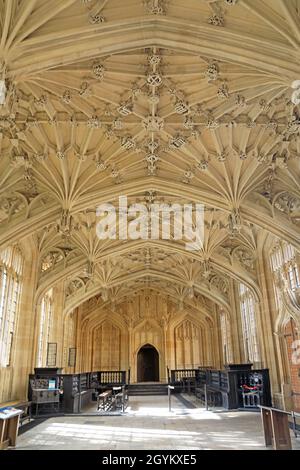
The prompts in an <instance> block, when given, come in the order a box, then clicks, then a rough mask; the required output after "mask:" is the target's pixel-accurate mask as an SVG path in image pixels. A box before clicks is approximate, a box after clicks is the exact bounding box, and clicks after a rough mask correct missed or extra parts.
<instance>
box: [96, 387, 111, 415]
mask: <svg viewBox="0 0 300 470" xmlns="http://www.w3.org/2000/svg"><path fill="white" fill-rule="evenodd" d="M112 398H113V397H112V390H107V391H106V392H102V393H100V394H99V395H98V397H97V411H99V410H102V411H108V410H109V409H110V408H111V406H112Z"/></svg>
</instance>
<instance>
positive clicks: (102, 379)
mask: <svg viewBox="0 0 300 470" xmlns="http://www.w3.org/2000/svg"><path fill="white" fill-rule="evenodd" d="M98 380H99V384H100V385H125V384H126V371H125V370H117V371H99V372H98Z"/></svg>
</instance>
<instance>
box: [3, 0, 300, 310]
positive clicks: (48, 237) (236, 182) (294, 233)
mask: <svg viewBox="0 0 300 470" xmlns="http://www.w3.org/2000/svg"><path fill="white" fill-rule="evenodd" d="M0 8H1V15H0V17H1V25H0V29H1V35H0V68H1V74H2V78H3V79H5V82H6V87H7V93H6V100H5V104H4V105H1V107H0V128H1V129H0V137H1V139H0V145H1V159H0V222H1V226H0V244H1V246H4V245H9V244H12V243H17V242H22V240H24V239H25V238H26V237H33V238H34V241H35V243H36V246H37V247H38V250H39V254H40V259H39V269H40V272H39V278H38V280H37V286H36V287H37V293H36V299H37V301H38V300H39V299H40V298H41V296H42V295H43V293H45V292H46V291H47V290H48V289H49V288H50V287H52V286H53V285H58V284H59V283H62V284H63V286H64V291H65V301H64V306H65V312H69V311H70V310H72V309H74V308H76V307H77V306H78V305H79V304H80V303H82V302H85V301H87V300H88V299H90V298H92V297H93V296H95V295H99V294H101V295H102V297H103V299H102V300H103V301H104V302H107V301H108V300H107V299H110V301H111V302H112V301H113V302H115V301H119V300H120V299H122V298H123V297H124V296H125V297H126V296H127V295H129V294H130V292H131V291H132V289H139V288H141V289H143V288H145V284H146V285H147V287H148V288H151V286H152V288H153V289H158V290H164V289H167V290H168V295H170V298H174V299H176V302H182V301H184V302H186V303H187V304H188V303H189V302H193V300H192V299H195V298H197V296H202V297H203V298H205V299H208V301H209V302H215V303H217V304H218V305H219V306H222V308H225V309H226V308H228V305H229V300H228V295H229V291H230V283H231V281H232V280H237V281H239V282H243V283H244V284H246V285H248V286H249V287H250V288H251V289H252V290H253V291H254V292H255V295H256V298H259V297H260V292H259V288H258V282H257V279H256V278H255V263H256V258H257V247H258V237H259V234H260V233H262V232H266V233H269V234H270V237H271V239H273V238H274V239H275V238H276V237H277V238H282V239H285V240H287V241H289V242H290V243H292V244H293V245H294V246H295V247H296V248H298V249H299V248H300V242H299V224H300V185H299V181H300V167H299V150H300V139H299V131H300V117H299V108H298V107H297V106H294V105H293V103H292V102H291V94H292V89H291V84H292V82H293V81H294V80H296V79H299V78H300V65H299V64H300V62H299V58H300V54H299V51H300V36H299V29H300V28H299V26H300V21H299V10H300V2H299V0H272V1H271V0H263V1H258V0H201V1H198V0H186V1H185V2H182V1H179V0H169V1H168V2H165V1H163V0H146V1H141V0H132V1H130V2H127V1H123V2H119V1H117V0H102V1H101V0H90V1H89V0H85V1H79V0H65V1H64V2H62V1H58V0H26V1H19V0H10V1H2V2H1V4H0ZM254 31H255V34H254V33H253V32H254ZM120 195H125V196H127V197H128V199H129V201H130V203H135V202H140V203H144V204H149V203H151V202H162V203H166V204H171V203H201V204H204V205H205V209H206V210H205V242H204V246H203V248H202V249H201V250H199V251H197V252H193V253H189V252H187V251H186V250H185V248H184V244H183V243H180V242H178V241H175V240H169V241H166V240H163V241H150V240H138V241H135V242H133V241H128V242H127V243H124V241H100V240H99V239H98V238H97V236H96V229H95V227H96V218H95V211H96V207H97V205H99V204H100V203H103V202H110V203H114V204H117V201H118V196H120ZM139 284H141V286H139ZM105 299H106V300H105ZM118 299H119V300H118Z"/></svg>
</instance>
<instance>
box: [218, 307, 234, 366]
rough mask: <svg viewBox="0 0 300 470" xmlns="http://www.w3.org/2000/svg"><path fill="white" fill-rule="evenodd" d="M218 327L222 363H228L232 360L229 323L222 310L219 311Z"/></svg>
mask: <svg viewBox="0 0 300 470" xmlns="http://www.w3.org/2000/svg"><path fill="white" fill-rule="evenodd" d="M220 327H221V341H222V350H223V359H224V364H230V363H231V362H232V348H231V335H230V323H229V321H228V318H227V315H226V313H225V312H223V311H222V310H221V312H220Z"/></svg>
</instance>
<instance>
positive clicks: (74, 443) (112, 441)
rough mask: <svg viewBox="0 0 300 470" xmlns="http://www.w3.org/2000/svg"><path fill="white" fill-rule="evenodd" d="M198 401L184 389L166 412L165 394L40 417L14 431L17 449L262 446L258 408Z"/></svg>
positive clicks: (297, 442) (296, 442)
mask: <svg viewBox="0 0 300 470" xmlns="http://www.w3.org/2000/svg"><path fill="white" fill-rule="evenodd" d="M195 406H196V407H195ZM198 406H199V405H198V402H195V401H194V402H192V401H191V399H190V397H189V396H187V395H185V396H183V400H182V399H181V400H180V399H178V398H176V397H175V396H174V397H172V411H171V412H169V411H168V398H167V396H159V397H157V396H155V397H154V396H153V397H151V396H136V397H130V402H129V406H128V408H127V410H126V414H125V415H123V416H95V415H85V416H84V415H79V416H66V417H57V418H50V419H48V420H45V421H43V422H41V423H39V424H38V425H37V426H35V427H33V428H31V429H30V430H28V431H27V432H24V433H23V434H21V435H20V436H19V439H18V445H17V449H19V450H21V449H22V450H38V449H39V450H40V449H44V450H46V449H47V450H54V449H57V450H60V449H83V450H88V449H89V450H100V449H102V450H125V449H126V450H138V449H143V450H144V449H145V450H150V449H151V450H156V449H157V450H163V449H166V450H167V449H172V450H176V449H179V450H188V449H190V450H196V449H223V450H224V449H239V450H246V449H255V450H256V449H261V450H264V449H265V447H264V439H263V434H262V427H261V421H260V415H259V413H257V412H251V411H248V412H243V411H223V410H214V411H206V410H205V409H203V408H199V407H198ZM89 411H90V412H92V411H94V407H93V408H91V409H90V410H89ZM293 447H294V448H297V449H300V438H298V439H297V440H296V439H293Z"/></svg>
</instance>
